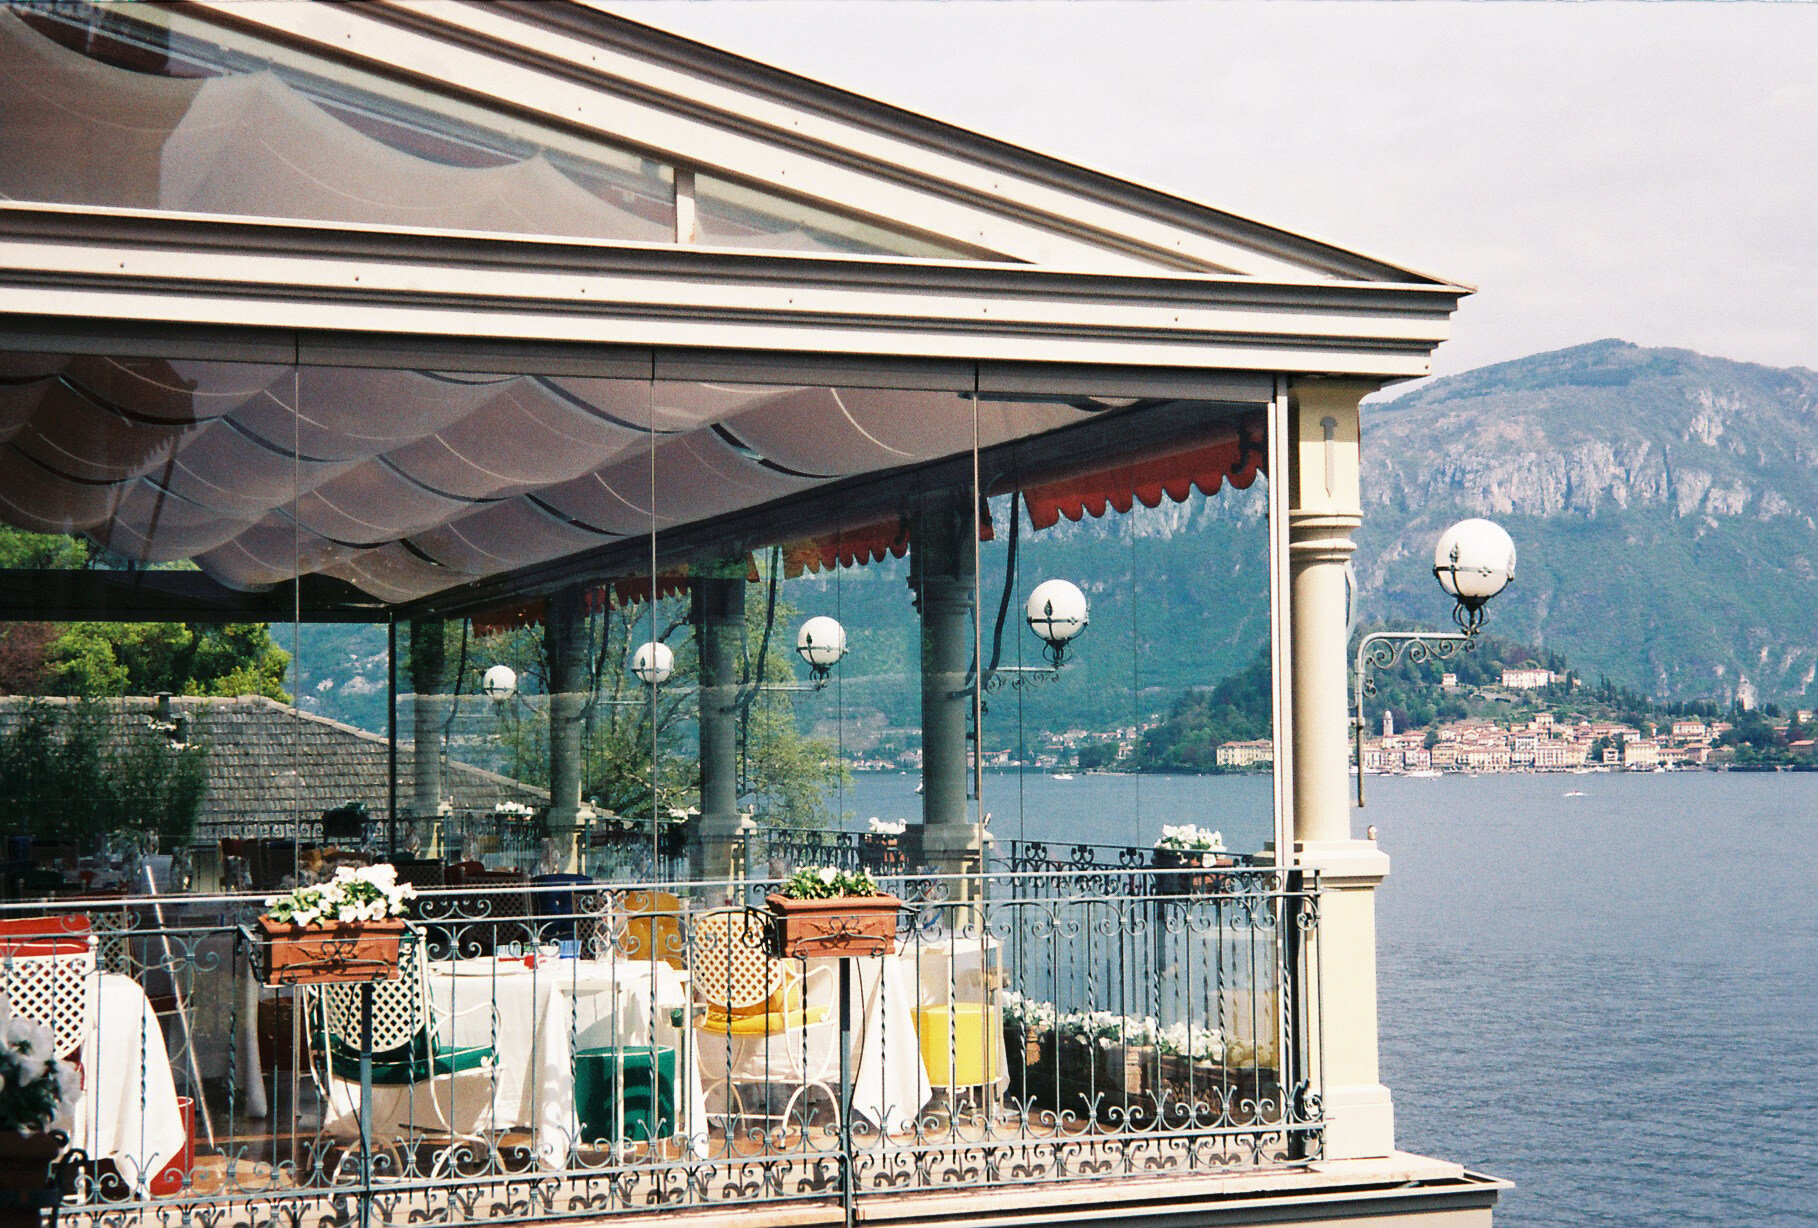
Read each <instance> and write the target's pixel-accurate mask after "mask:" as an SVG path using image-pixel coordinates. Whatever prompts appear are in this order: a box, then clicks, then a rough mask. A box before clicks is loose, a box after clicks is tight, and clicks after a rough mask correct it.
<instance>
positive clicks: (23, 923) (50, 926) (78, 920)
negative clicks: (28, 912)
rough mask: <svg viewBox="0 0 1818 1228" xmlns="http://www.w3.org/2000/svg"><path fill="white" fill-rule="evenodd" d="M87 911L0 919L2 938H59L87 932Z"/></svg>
mask: <svg viewBox="0 0 1818 1228" xmlns="http://www.w3.org/2000/svg"><path fill="white" fill-rule="evenodd" d="M87 933H88V915H87V914H86V913H64V914H62V915H60V916H54V917H6V918H4V919H0V939H4V938H5V937H7V936H9V935H10V936H19V937H31V938H57V937H61V936H63V935H65V934H87Z"/></svg>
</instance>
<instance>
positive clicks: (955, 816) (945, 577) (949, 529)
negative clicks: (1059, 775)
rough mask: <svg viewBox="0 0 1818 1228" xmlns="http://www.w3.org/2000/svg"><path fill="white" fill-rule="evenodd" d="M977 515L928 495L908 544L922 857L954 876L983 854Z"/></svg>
mask: <svg viewBox="0 0 1818 1228" xmlns="http://www.w3.org/2000/svg"><path fill="white" fill-rule="evenodd" d="M976 515H977V513H976V511H975V510H974V509H973V507H972V504H971V501H970V499H968V498H967V497H966V495H964V494H963V493H956V492H945V491H943V492H941V493H938V494H934V495H929V496H927V497H926V498H924V499H923V500H922V502H921V505H920V506H919V507H918V508H917V510H916V515H915V520H914V523H913V525H912V526H911V529H910V536H909V586H910V588H911V589H912V590H913V591H914V592H915V594H916V598H915V600H916V608H917V609H918V610H919V611H920V613H921V631H922V824H923V827H922V842H923V843H922V851H923V855H924V856H926V857H927V859H928V861H929V863H930V864H931V865H933V866H934V867H935V868H936V869H938V870H940V871H941V872H943V873H948V874H960V873H965V872H967V871H968V870H971V869H973V868H975V867H976V866H977V864H978V852H979V848H978V833H977V831H976V830H975V828H974V824H973V823H972V820H971V812H970V809H969V807H968V806H967V787H966V786H967V781H968V779H969V771H968V760H967V756H966V726H967V722H968V720H969V719H970V712H971V708H972V691H971V689H970V687H969V686H968V684H967V678H966V675H967V672H968V671H969V669H970V668H971V665H972V647H973V644H972V610H973V605H974V602H975V598H976V592H977V586H976V585H975V583H974V578H973V574H972V538H971V537H970V536H969V535H970V534H972V533H976V532H977V531H978V527H977V523H976V520H975V517H976Z"/></svg>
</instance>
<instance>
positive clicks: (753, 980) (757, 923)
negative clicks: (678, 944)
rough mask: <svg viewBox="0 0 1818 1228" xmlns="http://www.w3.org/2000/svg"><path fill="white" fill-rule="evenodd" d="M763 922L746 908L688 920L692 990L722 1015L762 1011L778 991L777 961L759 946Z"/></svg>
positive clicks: (781, 970) (781, 984)
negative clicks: (691, 941)
mask: <svg viewBox="0 0 1818 1228" xmlns="http://www.w3.org/2000/svg"><path fill="white" fill-rule="evenodd" d="M764 924H765V921H764V918H763V916H762V914H759V913H756V912H753V911H751V910H749V909H726V910H723V911H719V912H710V913H703V914H702V915H700V916H698V917H696V918H695V919H694V925H693V929H694V950H693V952H692V956H693V958H692V961H691V962H692V963H693V966H694V969H693V970H694V988H695V992H697V993H698V994H700V995H701V998H702V1000H704V1001H705V1002H707V1003H708V1004H709V1005H713V1006H718V1007H719V1008H720V1009H721V1010H722V1011H724V1013H726V1014H728V1015H742V1014H750V1013H752V1012H756V1011H762V1010H763V1009H764V1008H765V1005H766V1003H768V1002H769V1001H770V999H771V997H772V996H773V995H775V994H776V992H777V991H778V990H779V989H782V988H783V987H784V983H785V980H784V978H785V975H786V973H785V969H784V965H783V963H782V961H780V960H776V959H772V958H771V957H770V953H769V952H768V951H767V950H765V947H764Z"/></svg>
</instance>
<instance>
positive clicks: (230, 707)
mask: <svg viewBox="0 0 1818 1228" xmlns="http://www.w3.org/2000/svg"><path fill="white" fill-rule="evenodd" d="M32 702H39V703H47V704H50V705H52V706H53V707H57V708H64V709H67V708H69V707H72V706H73V705H74V703H75V701H73V700H67V699H40V700H36V701H33V700H30V699H25V698H21V697H16V696H0V733H5V732H11V731H12V730H13V729H14V728H16V727H17V725H18V723H19V721H20V719H21V717H22V715H23V713H24V711H25V708H26V705H27V704H29V703H32ZM170 702H171V714H172V716H187V717H188V718H189V730H188V734H187V737H188V738H189V740H190V741H191V742H192V743H200V744H202V745H204V746H206V748H207V751H208V754H207V757H206V758H205V759H204V760H203V762H204V764H205V766H206V769H207V773H208V792H207V794H206V795H205V796H204V798H203V802H202V812H201V814H200V815H199V816H198V821H199V822H202V823H218V822H229V821H262V822H282V821H285V820H292V819H305V820H309V819H317V818H320V817H321V815H322V812H323V811H325V810H330V809H333V808H335V807H337V806H344V805H346V804H347V803H349V802H364V803H365V804H366V808H367V810H368V811H369V812H370V813H371V814H372V815H373V816H374V817H379V816H383V815H384V814H385V813H386V806H387V804H388V797H389V788H388V779H389V757H390V756H389V745H390V744H389V743H388V742H387V741H386V739H384V738H382V737H379V736H378V735H377V734H371V733H367V732H366V731H365V730H363V729H356V728H354V727H353V726H352V725H343V724H342V723H341V722H339V721H332V720H329V719H327V718H326V717H320V716H312V715H311V714H309V713H307V712H299V711H298V710H297V709H295V708H293V707H291V706H289V705H288V704H281V703H278V702H277V701H275V700H271V699H266V698H265V697H263V696H259V695H252V696H238V697H233V698H198V697H191V696H181V695H179V696H174V697H172V699H171V701H170ZM157 707H158V701H157V700H156V699H154V698H152V697H149V696H144V697H140V696H128V697H126V698H122V699H109V700H106V701H105V711H106V712H107V714H108V717H109V720H110V723H111V725H112V729H111V731H110V742H112V744H113V745H115V746H120V745H122V744H124V743H126V742H127V741H128V740H131V741H138V740H142V739H151V738H162V737H164V736H165V735H164V734H162V733H160V732H158V731H157V730H154V729H153V728H152V727H151V724H150V719H151V718H152V717H153V716H154V715H155V714H156V712H157ZM414 783H415V764H414V762H413V758H412V754H411V744H410V742H409V741H408V740H405V739H402V738H401V739H400V740H399V744H398V810H399V813H400V814H404V813H407V812H408V811H409V810H410V808H411V799H412V797H413V787H414ZM442 792H443V794H444V795H445V796H448V797H451V798H452V799H453V801H454V805H455V808H456V809H457V810H480V811H490V810H491V809H492V808H493V806H494V804H496V803H498V802H502V801H512V802H519V803H522V804H524V805H528V806H544V805H547V804H548V802H549V791H548V790H546V789H539V788H536V787H534V786H532V785H527V784H524V783H523V782H521V781H517V780H512V779H511V778H510V777H506V776H500V775H498V774H497V773H495V772H489V771H487V770H485V769H484V768H478V767H475V766H473V765H472V764H469V763H461V762H458V761H454V760H450V761H449V762H448V764H447V765H446V768H445V769H444V772H443V778H442Z"/></svg>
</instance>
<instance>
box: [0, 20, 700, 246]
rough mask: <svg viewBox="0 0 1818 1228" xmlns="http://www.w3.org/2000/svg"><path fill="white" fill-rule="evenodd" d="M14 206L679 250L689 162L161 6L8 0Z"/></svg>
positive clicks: (2, 173) (4, 118) (2, 28)
mask: <svg viewBox="0 0 1818 1228" xmlns="http://www.w3.org/2000/svg"><path fill="white" fill-rule="evenodd" d="M0 91H4V98H3V99H0V197H3V198H9V199H14V200H32V201H50V202H58V203H63V204H76V205H109V206H120V207H126V208H137V209H167V210H178V211H184V212H191V213H219V214H243V215H254V216H260V217H280V218H301V219H307V220H312V221H332V222H363V223H375V224H380V225H401V226H426V227H438V228H443V229H453V230H473V231H486V232H502V233H513V234H546V235H573V236H585V237H589V238H604V239H636V240H646V241H655V242H669V241H672V240H673V239H674V233H675V201H674V174H673V171H672V170H671V168H670V167H668V166H666V165H662V164H660V163H656V162H652V161H651V160H649V159H647V158H643V157H640V156H639V155H636V154H633V153H630V152H628V151H622V150H616V149H613V148H611V147H610V146H607V145H603V144H601V143H599V142H595V141H584V140H581V139H579V138H574V137H570V136H566V135H564V134H562V133H559V132H557V131H555V130H553V129H545V128H541V127H537V126H535V125H532V124H529V123H524V122H521V121H515V120H513V119H511V118H509V117H507V116H504V115H501V114H495V113H490V112H487V111H484V110H482V109H480V108H477V107H474V106H471V105H469V104H465V103H461V102H458V101H456V100H454V99H452V98H449V97H444V96H440V95H432V94H430V93H428V92H427V91H424V90H420V89H416V88H413V87H410V86H405V85H401V84H399V83H396V82H392V81H388V80H385V79H383V78H380V77H377V76H374V75H372V74H368V73H362V72H359V71H357V70H354V69H349V68H347V67H345V66H343V65H339V64H335V63H332V62H330V61H327V60H324V59H320V58H317V57H313V56H309V55H307V54H304V53H302V52H298V51H295V50H292V49H288V48H284V47H280V46H278V45H275V44H271V43H266V42H263V41H260V40H258V39H256V38H254V37H251V36H247V35H243V34H239V33H237V32H233V31H230V30H226V29H219V28H215V27H211V26H209V25H207V24H206V23H204V22H200V21H197V20H195V19H194V18H193V17H191V16H189V15H187V14H184V13H181V12H174V13H173V12H165V11H162V10H159V9H156V8H154V7H152V6H148V5H137V4H135V5H112V4H108V5H101V4H92V5H91V4H81V3H67V2H62V0H60V2H58V3H54V4H51V3H42V2H41V0H6V3H5V5H4V7H3V8H0Z"/></svg>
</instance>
